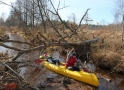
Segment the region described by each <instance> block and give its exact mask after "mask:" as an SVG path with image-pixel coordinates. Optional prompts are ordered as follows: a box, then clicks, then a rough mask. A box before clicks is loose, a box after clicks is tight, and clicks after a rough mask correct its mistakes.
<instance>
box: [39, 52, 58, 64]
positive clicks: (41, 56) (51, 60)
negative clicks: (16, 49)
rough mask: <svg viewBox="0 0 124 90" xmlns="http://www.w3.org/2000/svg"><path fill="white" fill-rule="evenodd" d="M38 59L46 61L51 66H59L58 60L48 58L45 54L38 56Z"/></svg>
mask: <svg viewBox="0 0 124 90" xmlns="http://www.w3.org/2000/svg"><path fill="white" fill-rule="evenodd" d="M39 58H40V59H43V60H46V61H48V62H49V63H51V64H58V65H60V61H59V59H56V58H53V57H51V56H50V55H49V54H48V53H46V52H44V54H43V55H40V57H39Z"/></svg>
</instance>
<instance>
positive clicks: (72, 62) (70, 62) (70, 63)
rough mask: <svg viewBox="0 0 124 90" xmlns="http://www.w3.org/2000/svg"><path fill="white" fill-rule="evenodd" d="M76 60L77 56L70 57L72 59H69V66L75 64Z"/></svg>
mask: <svg viewBox="0 0 124 90" xmlns="http://www.w3.org/2000/svg"><path fill="white" fill-rule="evenodd" d="M75 62H76V57H72V56H71V57H70V59H69V60H68V61H67V65H66V66H67V67H69V66H71V67H72V66H74V64H75Z"/></svg>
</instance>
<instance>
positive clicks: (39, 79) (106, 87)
mask: <svg viewBox="0 0 124 90" xmlns="http://www.w3.org/2000/svg"><path fill="white" fill-rule="evenodd" d="M8 34H9V36H10V39H11V40H20V41H25V39H23V38H22V37H21V36H19V35H18V34H14V33H12V34H10V33H8ZM6 44H7V45H9V46H14V47H18V48H28V46H27V45H24V44H23V45H21V44H17V43H14V44H13V43H6ZM6 50H8V52H9V55H10V56H14V55H16V53H17V52H16V51H13V50H9V49H6V48H3V47H1V46H0V51H1V52H6ZM38 56H39V52H38V51H35V52H31V53H30V54H25V55H22V56H21V57H20V58H18V60H21V61H25V60H35V59H37V58H38ZM53 56H54V57H57V58H60V57H61V56H60V55H59V53H58V52H56V51H55V52H54V53H53ZM60 59H61V61H64V60H63V58H60ZM88 66H89V68H90V69H92V70H93V71H94V72H95V73H97V74H98V75H99V76H101V75H102V76H104V77H106V78H110V79H111V81H110V82H108V81H107V80H106V79H99V82H100V85H99V86H98V88H97V87H94V86H91V85H88V84H84V83H81V82H78V81H75V82H76V83H78V84H80V86H79V87H82V88H83V86H87V87H90V89H86V90H124V75H120V74H115V73H112V74H110V73H109V72H107V71H105V70H102V69H99V68H96V67H95V66H94V65H93V64H90V63H89V64H88ZM19 71H20V73H19V74H20V75H21V76H22V77H23V78H24V79H26V80H29V81H31V78H32V77H33V76H32V77H30V76H31V75H32V74H33V73H34V72H33V71H34V68H33V67H22V68H20V69H19ZM57 77H61V75H58V74H55V73H53V72H51V71H49V70H47V69H45V68H43V70H41V71H39V73H38V74H37V75H36V76H35V77H34V79H32V82H31V83H32V84H33V85H35V86H38V84H39V83H40V84H43V83H45V84H47V82H46V80H47V79H48V78H54V79H56V78H57ZM62 78H64V76H62ZM60 82H62V81H60ZM70 86H71V84H70ZM71 87H74V85H73V84H72V86H71ZM43 90H62V89H58V87H56V85H54V86H52V87H49V86H47V87H45V88H44V89H43ZM63 90H66V89H63ZM70 90H72V89H70ZM74 90H76V89H74ZM77 90H79V89H77ZM80 90H85V89H80Z"/></svg>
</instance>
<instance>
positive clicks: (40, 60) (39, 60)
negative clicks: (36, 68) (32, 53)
mask: <svg viewBox="0 0 124 90" xmlns="http://www.w3.org/2000/svg"><path fill="white" fill-rule="evenodd" d="M41 62H43V60H42V59H37V60H35V64H39V63H41Z"/></svg>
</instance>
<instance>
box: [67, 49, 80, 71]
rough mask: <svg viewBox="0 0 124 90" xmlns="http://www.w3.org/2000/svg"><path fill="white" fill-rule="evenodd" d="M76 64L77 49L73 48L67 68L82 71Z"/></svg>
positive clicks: (68, 58)
mask: <svg viewBox="0 0 124 90" xmlns="http://www.w3.org/2000/svg"><path fill="white" fill-rule="evenodd" d="M76 62H77V58H76V53H75V49H74V48H72V49H71V51H70V52H69V53H68V55H67V59H66V68H67V69H69V70H74V71H80V69H79V67H78V66H75V64H76Z"/></svg>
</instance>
